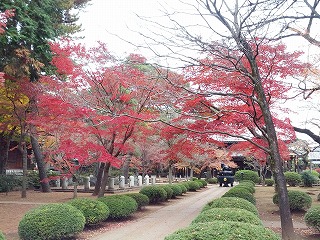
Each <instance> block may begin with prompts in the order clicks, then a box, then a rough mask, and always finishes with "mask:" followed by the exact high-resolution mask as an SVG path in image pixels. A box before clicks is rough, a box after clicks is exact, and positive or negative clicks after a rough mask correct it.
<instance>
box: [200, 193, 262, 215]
mask: <svg viewBox="0 0 320 240" xmlns="http://www.w3.org/2000/svg"><path fill="white" fill-rule="evenodd" d="M224 207H225V208H240V209H244V210H247V211H250V212H252V213H254V214H255V215H257V216H258V215H259V213H258V210H257V208H256V206H255V205H253V204H252V203H251V202H249V201H248V200H245V199H243V198H237V197H223V198H217V199H214V200H212V201H211V202H208V203H207V204H206V205H205V206H204V208H203V209H202V211H206V210H208V209H211V208H224Z"/></svg>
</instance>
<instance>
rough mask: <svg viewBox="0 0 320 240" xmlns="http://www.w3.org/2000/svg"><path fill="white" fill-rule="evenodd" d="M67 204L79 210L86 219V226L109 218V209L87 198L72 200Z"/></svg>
mask: <svg viewBox="0 0 320 240" xmlns="http://www.w3.org/2000/svg"><path fill="white" fill-rule="evenodd" d="M67 204H70V205H72V206H74V207H75V208H77V209H79V210H80V211H81V212H82V214H83V216H84V217H85V219H86V225H92V224H97V223H99V222H102V221H104V220H106V219H107V218H108V217H109V213H110V211H109V208H108V206H107V205H106V204H104V203H102V202H101V201H97V200H94V199H89V198H76V199H72V200H70V201H69V202H67Z"/></svg>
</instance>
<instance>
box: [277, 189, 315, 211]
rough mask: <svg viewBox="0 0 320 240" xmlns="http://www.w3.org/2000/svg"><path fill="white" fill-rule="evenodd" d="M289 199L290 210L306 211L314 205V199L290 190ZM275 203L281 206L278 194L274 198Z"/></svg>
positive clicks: (303, 193)
mask: <svg viewBox="0 0 320 240" xmlns="http://www.w3.org/2000/svg"><path fill="white" fill-rule="evenodd" d="M288 198H289V206H290V210H306V209H308V208H310V207H311V204H312V198H311V197H310V196H309V195H308V194H307V193H305V192H301V191H297V190H289V191H288ZM273 203H274V204H277V205H278V204H279V195H278V193H276V194H275V195H274V196H273Z"/></svg>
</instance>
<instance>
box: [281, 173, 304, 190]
mask: <svg viewBox="0 0 320 240" xmlns="http://www.w3.org/2000/svg"><path fill="white" fill-rule="evenodd" d="M284 177H285V179H286V182H287V184H288V185H289V186H290V187H295V186H298V185H299V184H300V183H301V180H302V179H301V175H300V174H299V173H297V172H285V173H284Z"/></svg>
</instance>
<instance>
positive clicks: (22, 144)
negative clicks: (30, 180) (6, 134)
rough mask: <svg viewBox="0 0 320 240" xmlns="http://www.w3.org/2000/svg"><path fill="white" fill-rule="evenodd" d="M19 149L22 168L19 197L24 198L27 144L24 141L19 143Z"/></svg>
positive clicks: (25, 193) (25, 194) (25, 191)
mask: <svg viewBox="0 0 320 240" xmlns="http://www.w3.org/2000/svg"><path fill="white" fill-rule="evenodd" d="M19 151H20V152H21V154H22V169H23V175H22V189H21V198H26V197H27V174H28V153H27V146H26V143H25V142H24V141H23V142H20V143H19Z"/></svg>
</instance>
